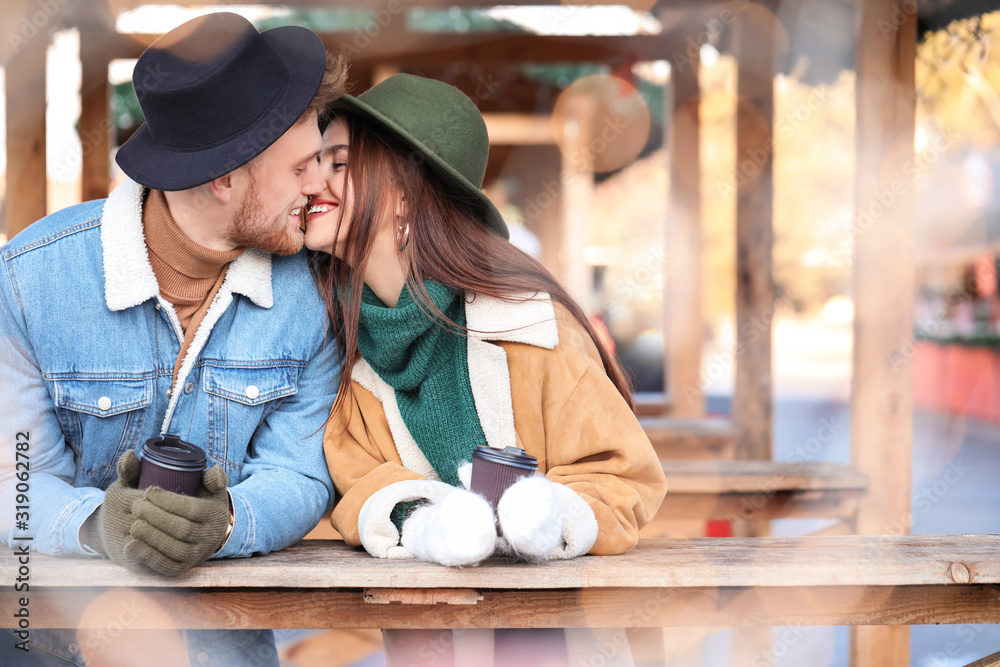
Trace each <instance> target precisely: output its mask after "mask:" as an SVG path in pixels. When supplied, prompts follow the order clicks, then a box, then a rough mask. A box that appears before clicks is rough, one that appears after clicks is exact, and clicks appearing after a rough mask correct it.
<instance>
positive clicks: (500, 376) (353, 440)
mask: <svg viewBox="0 0 1000 667" xmlns="http://www.w3.org/2000/svg"><path fill="white" fill-rule="evenodd" d="M466 319H467V326H468V327H469V329H470V330H473V331H474V332H480V333H473V334H472V335H470V337H469V339H468V346H469V377H470V381H471V384H472V389H473V396H474V399H475V403H476V411H477V413H478V414H479V418H480V422H481V424H482V426H483V431H484V433H485V435H486V439H487V443H488V444H489V445H490V446H491V447H498V448H503V447H505V446H508V445H516V446H517V447H520V448H522V449H524V450H525V451H526V452H527V453H528V454H530V455H531V456H534V457H536V458H537V459H538V467H539V470H540V471H542V472H544V473H545V475H546V476H547V477H548V478H549V479H550V480H552V481H554V482H560V483H562V484H565V485H567V486H568V487H569V488H571V489H573V490H574V491H576V492H577V493H578V494H579V495H580V496H582V497H583V498H584V500H586V501H587V503H588V504H589V505H590V507H591V508H592V509H593V511H594V515H595V517H596V519H597V523H598V537H597V541H596V543H595V544H594V546H593V548H592V549H591V550H590V553H592V554H615V553H622V552H624V551H628V550H629V549H631V548H632V547H633V546H635V544H636V542H637V541H638V533H639V530H640V529H641V528H642V527H643V526H644V525H645V524H646V523H647V522H648V521H649V520H650V519H651V518H652V517H653V516H654V515H655V513H656V511H657V509H658V508H659V506H660V503H661V502H662V500H663V496H664V494H665V493H666V481H665V479H664V476H663V470H662V468H661V466H660V462H659V460H658V458H657V456H656V454H655V452H654V451H653V447H652V445H650V442H649V439H648V438H647V437H646V435H645V433H644V432H643V430H642V427H641V426H640V425H639V422H638V420H637V419H636V418H635V416H634V415H633V413H632V411H631V410H630V409H629V407H628V405H627V403H626V402H625V400H624V399H623V398H622V396H621V395H620V394H619V392H618V390H617V389H616V388H615V386H614V384H613V383H612V382H611V380H610V379H609V378H608V376H607V374H606V373H605V371H604V367H603V365H602V363H601V358H600V355H599V353H598V351H597V348H596V347H595V345H594V343H593V341H592V340H591V339H590V336H589V335H588V334H587V332H586V329H584V328H583V327H582V326H581V325H580V324H579V323H578V322H577V321H576V320H575V318H573V316H572V315H571V314H570V313H569V312H568V311H566V310H565V309H564V308H563V307H562V306H560V305H558V304H554V303H553V302H552V301H551V300H550V299H549V297H548V295H547V294H539V295H536V296H535V297H533V298H531V299H528V300H525V301H521V302H510V301H505V300H500V299H494V298H491V297H484V296H481V295H480V296H476V297H474V298H467V301H466ZM482 332H485V333H482ZM352 389H353V398H352V399H351V400H348V401H346V402H345V405H344V409H343V410H341V411H340V413H339V414H335V415H333V416H332V418H331V420H330V422H329V424H328V426H327V430H326V434H325V440H324V449H325V452H326V459H327V464H328V465H329V468H330V473H331V476H332V477H333V482H334V485H335V486H336V489H337V494H338V501H337V503H336V505H335V506H334V509H333V514H332V518H331V521H332V523H333V526H334V528H336V529H337V531H339V532H340V534H341V535H342V536H343V538H344V540H346V541H347V542H348V543H349V544H353V545H359V544H360V543H361V540H360V537H359V525H358V522H359V514H360V513H361V509H362V507H363V506H364V504H365V502H366V501H367V500H368V498H370V497H371V496H372V494H374V493H375V492H376V491H379V490H381V489H383V488H385V487H387V486H388V485H390V484H392V483H394V482H399V481H402V480H408V479H420V478H428V479H437V475H436V474H435V473H434V471H433V469H432V468H431V467H430V465H429V463H428V462H427V459H426V458H425V457H424V456H423V454H422V453H421V452H420V450H419V448H418V447H417V446H416V443H415V442H414V441H413V438H412V436H410V434H409V432H408V431H407V430H406V426H405V425H404V424H403V421H402V418H401V416H400V414H399V409H398V407H397V405H396V400H395V395H394V392H393V390H392V388H391V387H389V386H388V385H387V384H386V383H385V382H384V381H382V380H381V378H379V377H378V376H377V375H376V374H375V372H374V371H373V370H372V369H371V367H370V366H369V365H368V364H367V362H365V361H364V360H363V359H361V358H359V359H358V360H357V362H356V363H355V365H354V368H353V373H352Z"/></svg>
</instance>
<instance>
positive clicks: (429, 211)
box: [313, 110, 633, 414]
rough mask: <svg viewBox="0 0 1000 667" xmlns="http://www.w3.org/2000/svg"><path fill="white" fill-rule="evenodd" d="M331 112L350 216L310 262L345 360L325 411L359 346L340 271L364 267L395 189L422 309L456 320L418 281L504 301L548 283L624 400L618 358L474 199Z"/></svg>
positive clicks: (444, 321) (370, 130) (351, 284)
mask: <svg viewBox="0 0 1000 667" xmlns="http://www.w3.org/2000/svg"><path fill="white" fill-rule="evenodd" d="M334 114H335V116H336V117H338V118H342V119H344V121H345V122H346V124H347V131H348V136H349V137H350V147H349V149H348V158H347V179H346V183H347V185H345V193H344V196H345V197H346V196H347V192H346V189H347V188H350V187H352V186H353V201H354V206H353V211H352V212H351V216H350V220H349V221H345V220H344V219H343V218H341V220H340V222H339V223H338V229H337V238H340V226H341V225H344V224H347V225H348V228H347V233H346V235H345V238H344V239H343V243H342V246H341V247H342V256H343V259H338V258H336V257H333V256H332V255H327V254H326V253H321V254H320V255H318V256H316V257H314V262H313V270H314V274H315V276H316V280H317V284H318V285H319V289H320V293H321V294H322V295H323V298H324V299H325V301H326V306H327V311H328V313H329V316H330V321H331V322H332V323H333V331H334V335H335V337H336V339H337V341H338V342H339V343H340V345H341V349H342V350H343V351H344V353H345V359H346V361H345V363H344V370H343V375H342V376H341V380H340V387H339V390H338V392H337V400H336V402H335V403H334V409H333V411H332V412H331V414H334V413H337V412H338V411H339V410H340V409H341V408H342V407H343V405H344V403H345V401H346V400H347V399H348V397H349V396H350V392H351V369H352V366H353V360H354V359H355V358H356V356H357V354H358V317H359V313H360V310H361V292H362V289H363V282H362V281H361V280H357V279H355V280H350V279H349V274H350V273H352V272H353V274H354V275H355V276H363V275H364V273H365V267H366V265H367V263H368V257H369V255H370V254H371V249H372V245H373V243H374V240H375V236H376V234H377V232H378V231H379V225H380V224H387V223H384V222H382V221H383V220H384V218H385V216H386V212H390V211H393V210H394V206H395V198H396V196H397V193H402V195H403V197H404V200H405V203H406V218H405V219H404V220H401V221H400V224H403V225H406V224H409V243H408V245H407V247H406V249H405V250H404V253H403V254H404V255H405V259H408V260H409V261H408V263H407V264H408V266H407V265H405V264H404V267H405V268H404V270H405V271H406V284H407V287H408V288H409V289H410V292H411V293H412V294H413V296H414V299H415V300H416V301H417V303H418V304H419V306H420V308H421V310H423V311H424V312H425V313H427V314H428V316H429V317H432V318H434V320H435V321H436V322H438V323H439V324H441V325H443V326H449V325H450V326H457V325H456V324H455V323H454V322H451V320H449V319H448V318H447V316H445V315H444V314H443V313H442V312H441V311H440V310H439V309H438V308H437V307H436V306H435V305H434V304H433V303H432V302H431V300H430V297H429V296H428V295H427V292H426V290H425V289H424V285H423V281H424V280H435V281H437V282H440V283H442V284H444V285H447V286H448V287H451V288H452V289H455V290H459V291H461V292H463V293H465V294H484V295H487V296H491V297H495V298H499V299H505V300H508V301H509V300H515V301H517V300H520V299H519V298H518V295H524V294H525V293H528V294H531V293H536V292H548V293H549V295H550V296H551V297H552V299H553V300H554V301H556V302H558V303H560V304H562V305H563V307H565V308H566V310H568V311H569V312H570V313H572V315H573V317H575V318H576V319H577V321H579V323H580V325H581V326H583V327H584V329H586V331H587V333H588V334H589V335H590V338H591V339H592V340H593V341H594V345H595V346H596V347H597V349H598V351H599V352H600V355H601V361H602V362H603V364H604V370H605V372H606V373H607V374H608V377H609V378H610V379H611V381H612V382H613V383H614V385H615V387H616V388H617V389H618V391H619V392H620V393H621V395H622V397H623V398H624V399H625V401H626V402H627V403H628V405H629V407H633V403H632V392H631V388H630V386H629V382H628V379H627V378H626V376H625V374H624V373H623V372H622V369H621V366H619V364H618V361H617V360H616V359H615V357H614V356H613V355H612V354H611V353H610V352H609V351H608V350H607V349H606V348H605V346H604V344H603V343H601V341H600V338H598V336H597V333H596V332H595V331H594V327H593V326H592V325H591V324H590V321H589V320H588V318H587V316H586V315H585V314H584V312H583V309H582V308H581V307H580V306H579V305H578V304H577V303H576V301H574V300H573V298H572V297H571V296H570V295H569V294H568V293H567V292H566V290H565V289H563V287H562V286H561V285H560V284H559V282H558V281H557V280H556V279H555V278H554V277H553V276H552V274H551V273H549V271H548V270H547V269H546V268H545V267H544V266H542V264H541V263H540V262H539V261H538V260H536V259H534V258H533V257H531V256H530V255H528V254H526V253H524V252H523V251H521V250H520V249H518V248H517V247H515V246H514V245H512V244H511V243H509V242H507V241H506V240H505V239H504V238H502V237H501V236H499V235H498V234H497V233H496V232H493V231H491V230H490V229H488V228H487V227H486V225H484V224H483V223H482V222H480V220H479V218H478V217H477V215H476V213H475V209H474V206H475V204H474V202H472V201H464V200H463V199H462V198H461V195H458V194H456V193H455V191H454V190H449V189H448V188H446V187H445V185H444V182H443V181H442V180H441V178H439V177H438V175H437V174H436V173H434V172H433V171H432V170H431V169H430V168H428V167H427V166H426V165H424V164H423V159H422V156H421V154H420V153H418V152H417V151H414V150H413V149H412V148H409V147H407V146H406V145H405V144H403V143H401V142H399V141H397V140H395V138H392V137H387V136H384V135H385V134H387V133H386V132H385V131H384V130H382V131H380V130H379V128H377V127H374V126H372V125H370V124H369V123H368V122H367V121H366V120H365V119H363V118H362V117H359V116H357V115H355V114H352V113H349V112H344V111H342V110H337V111H335V112H333V113H331V114H330V116H329V117H328V119H327V123H328V122H330V121H331V120H332V118H333V117H334ZM325 124H326V123H324V125H325ZM341 210H342V209H341ZM350 267H354V268H353V270H352V269H351V268H350ZM522 298H523V297H522ZM466 330H467V329H466Z"/></svg>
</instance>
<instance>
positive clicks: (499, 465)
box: [472, 447, 538, 510]
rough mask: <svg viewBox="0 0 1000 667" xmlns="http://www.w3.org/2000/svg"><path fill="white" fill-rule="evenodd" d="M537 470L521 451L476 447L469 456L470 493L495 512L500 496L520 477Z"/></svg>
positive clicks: (510, 448)
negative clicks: (487, 504)
mask: <svg viewBox="0 0 1000 667" xmlns="http://www.w3.org/2000/svg"><path fill="white" fill-rule="evenodd" d="M536 470H538V459H536V458H535V457H534V456H529V455H528V454H527V453H526V452H525V451H524V450H523V449H518V448H517V447H506V448H504V449H494V448H492V447H476V449H475V451H474V452H472V490H473V491H475V492H476V493H478V494H479V495H481V496H483V497H484V498H486V500H487V501H489V503H490V505H492V506H493V509H494V510H496V508H497V503H499V502H500V496H502V495H503V492H504V491H506V490H507V489H508V488H510V486H511V485H512V484H513V483H514V482H516V481H517V480H519V479H521V478H522V477H530V476H531V475H533V474H535V471H536Z"/></svg>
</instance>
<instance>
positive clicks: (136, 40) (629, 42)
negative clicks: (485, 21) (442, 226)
mask: <svg viewBox="0 0 1000 667" xmlns="http://www.w3.org/2000/svg"><path fill="white" fill-rule="evenodd" d="M318 34H319V36H320V39H322V40H323V44H324V45H325V46H326V48H327V49H330V50H333V51H341V52H343V53H345V55H347V56H348V58H349V59H350V61H351V65H352V67H355V66H356V67H369V68H374V67H377V66H378V65H380V64H382V63H387V62H398V63H405V64H406V66H407V67H434V66H454V65H455V64H457V63H467V64H477V65H482V64H489V63H495V64H500V63H604V64H610V65H615V64H618V63H623V62H625V61H628V62H634V61H642V62H645V61H652V60H667V59H669V58H670V57H671V55H672V54H674V53H676V52H679V51H684V50H685V49H686V48H687V43H686V42H685V41H678V40H676V39H670V38H665V37H662V36H659V35H628V36H608V35H601V36H594V35H585V36H563V35H535V34H529V33H409V32H406V31H405V26H404V25H403V24H402V23H398V24H397V22H391V23H389V24H388V25H387V26H386V28H385V29H382V30H379V31H378V32H376V34H375V35H374V36H372V37H370V38H368V37H366V36H365V35H364V34H363V33H361V34H360V36H359V33H357V32H323V33H318ZM159 37H160V35H159V34H155V33H129V34H119V35H117V36H116V37H115V39H114V44H113V46H114V53H115V55H114V57H116V58H138V57H139V54H141V53H142V52H143V50H144V49H145V48H146V47H147V46H149V45H150V44H152V43H153V42H154V41H156V39H157V38H159ZM685 39H686V38H685Z"/></svg>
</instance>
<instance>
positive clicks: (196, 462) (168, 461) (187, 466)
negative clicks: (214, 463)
mask: <svg viewBox="0 0 1000 667" xmlns="http://www.w3.org/2000/svg"><path fill="white" fill-rule="evenodd" d="M142 458H144V459H148V460H149V462H150V463H155V464H156V465H158V466H160V467H161V468H167V469H169V470H179V471H181V472H187V471H191V470H204V469H205V465H206V463H207V458H206V456H205V450H203V449H202V448H201V447H199V446H197V445H192V444H191V443H190V442H184V441H183V440H181V439H180V437H179V436H176V435H171V434H169V433H168V434H166V435H162V436H158V437H156V438H150V439H149V440H147V441H146V442H145V444H144V445H143V446H142Z"/></svg>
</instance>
